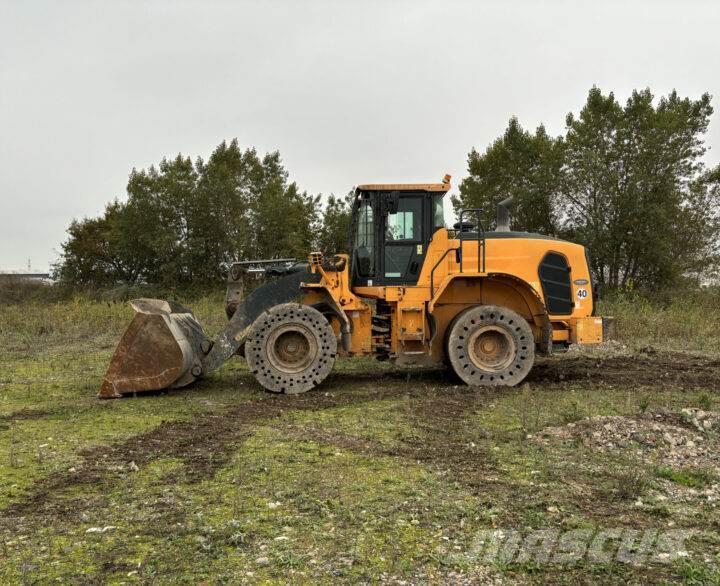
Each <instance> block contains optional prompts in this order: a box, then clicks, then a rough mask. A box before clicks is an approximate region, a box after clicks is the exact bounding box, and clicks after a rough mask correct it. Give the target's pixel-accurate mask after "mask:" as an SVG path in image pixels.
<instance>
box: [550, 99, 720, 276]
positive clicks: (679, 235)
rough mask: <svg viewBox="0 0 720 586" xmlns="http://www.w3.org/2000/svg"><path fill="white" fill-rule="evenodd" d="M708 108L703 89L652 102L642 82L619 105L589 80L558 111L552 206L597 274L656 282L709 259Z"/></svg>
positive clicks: (712, 195)
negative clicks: (581, 97) (574, 103)
mask: <svg viewBox="0 0 720 586" xmlns="http://www.w3.org/2000/svg"><path fill="white" fill-rule="evenodd" d="M711 114H712V107H711V106H710V96H709V95H707V94H705V95H703V96H701V98H700V99H699V100H695V101H694V100H691V99H689V98H684V99H681V98H680V97H678V95H677V93H676V92H672V93H671V94H670V95H668V96H667V97H663V98H661V99H660V100H659V102H658V104H657V106H655V105H654V104H653V95H652V94H651V93H650V90H647V89H646V90H643V91H634V92H633V93H632V95H631V97H630V98H629V99H628V100H627V103H626V105H625V107H624V108H623V107H622V106H620V104H618V102H617V101H616V99H615V97H614V95H613V94H612V93H610V94H608V95H606V96H605V95H603V94H602V92H601V91H600V90H599V89H598V88H593V89H592V90H590V93H589V95H588V99H587V102H586V104H585V106H584V107H583V109H582V110H581V112H580V114H579V116H577V117H576V116H574V115H573V114H568V116H567V134H566V137H565V149H564V151H565V152H564V167H563V176H562V186H561V190H560V191H561V197H560V200H559V214H560V215H561V216H562V218H563V232H564V233H565V235H566V236H567V237H569V238H572V239H575V240H577V241H579V242H581V243H583V244H585V245H586V246H588V247H589V248H590V250H591V252H592V258H593V269H594V273H595V276H596V278H597V279H598V280H599V281H600V282H601V283H605V284H607V285H609V286H611V287H659V286H666V285H670V284H672V283H673V282H675V281H676V280H677V279H678V278H680V277H681V276H683V275H686V274H688V273H691V272H695V273H697V272H698V271H699V270H701V269H702V267H704V266H706V265H708V264H713V263H714V260H715V259H714V243H715V239H716V236H717V210H718V207H717V205H718V199H717V192H716V190H714V188H713V185H714V184H715V175H714V174H713V173H709V174H708V173H706V172H705V167H704V164H703V161H702V156H703V155H704V154H705V146H704V142H703V134H704V133H705V131H706V130H707V127H708V122H709V118H710V115H711Z"/></svg>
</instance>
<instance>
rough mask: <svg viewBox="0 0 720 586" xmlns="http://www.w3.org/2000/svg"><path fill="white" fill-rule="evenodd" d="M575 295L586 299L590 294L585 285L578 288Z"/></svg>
mask: <svg viewBox="0 0 720 586" xmlns="http://www.w3.org/2000/svg"><path fill="white" fill-rule="evenodd" d="M575 295H577V298H578V299H585V298H586V297H587V296H588V290H587V289H585V288H584V287H583V288H581V289H578V290H577V291H576V292H575Z"/></svg>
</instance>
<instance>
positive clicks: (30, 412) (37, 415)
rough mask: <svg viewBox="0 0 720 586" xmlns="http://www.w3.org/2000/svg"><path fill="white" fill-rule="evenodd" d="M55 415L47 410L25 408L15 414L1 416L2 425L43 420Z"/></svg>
mask: <svg viewBox="0 0 720 586" xmlns="http://www.w3.org/2000/svg"><path fill="white" fill-rule="evenodd" d="M53 413H54V412H53V411H49V410H47V409H32V408H25V409H20V410H18V411H14V412H13V413H8V414H7V415H0V423H6V422H9V421H19V420H28V419H42V418H43V417H47V416H48V415H52V414H53Z"/></svg>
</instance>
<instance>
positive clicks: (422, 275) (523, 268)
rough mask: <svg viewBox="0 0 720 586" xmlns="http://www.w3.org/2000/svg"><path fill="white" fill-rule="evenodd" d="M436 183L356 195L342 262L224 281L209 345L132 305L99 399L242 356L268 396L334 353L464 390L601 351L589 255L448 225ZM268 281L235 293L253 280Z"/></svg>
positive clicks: (473, 215)
mask: <svg viewBox="0 0 720 586" xmlns="http://www.w3.org/2000/svg"><path fill="white" fill-rule="evenodd" d="M449 189H450V177H449V176H447V175H446V176H445V178H444V180H443V181H442V182H441V183H429V184H368V185H360V186H359V187H357V188H356V190H355V192H354V202H353V207H352V222H351V236H352V244H351V247H350V250H349V252H348V253H347V254H337V255H335V256H333V257H332V258H324V257H323V255H322V254H320V253H312V254H310V256H309V258H308V260H307V261H305V262H293V260H292V259H270V260H258V261H243V262H237V263H234V264H233V265H232V266H230V267H229V270H228V289H227V303H226V311H227V314H228V317H229V321H228V324H227V327H226V328H225V329H224V331H223V332H222V333H221V334H220V335H219V337H218V338H217V339H215V340H211V339H210V338H208V337H207V336H206V335H205V333H204V332H203V329H202V327H201V326H200V324H199V323H198V322H197V321H196V320H195V318H194V317H193V315H192V313H191V312H190V311H189V310H188V309H185V308H184V307H182V306H180V305H178V304H176V303H172V302H167V301H161V300H156V299H138V300H135V301H133V302H131V304H132V307H133V308H134V309H135V311H136V315H135V318H134V319H133V321H132V323H131V324H130V326H129V327H128V329H127V330H126V331H125V333H124V334H123V336H122V338H121V340H120V342H119V344H118V347H117V350H116V351H115V354H114V356H113V358H112V360H111V362H110V366H109V368H108V370H107V374H106V375H105V378H104V379H103V382H102V385H101V387H100V392H99V396H100V397H120V396H122V395H125V394H132V393H137V392H142V391H151V390H158V389H165V388H177V387H183V386H186V385H188V384H190V383H192V382H193V381H194V380H195V379H197V378H198V377H201V376H204V375H207V374H208V373H210V372H211V371H213V370H215V369H216V368H218V367H219V366H221V365H222V364H223V363H224V362H225V361H227V360H229V359H230V358H231V357H233V356H234V355H236V354H239V355H241V356H244V357H245V359H246V360H247V363H248V366H249V368H250V371H251V372H252V374H253V375H254V377H255V378H256V379H257V381H258V382H259V383H260V385H262V386H263V387H264V388H265V389H267V390H269V391H272V392H276V393H288V394H290V393H302V392H305V391H309V390H310V389H313V388H314V387H316V386H318V385H320V384H321V383H322V382H323V380H324V379H325V378H326V377H327V376H328V374H329V373H330V372H331V371H332V369H333V365H334V363H335V360H336V358H337V357H338V356H375V357H376V358H377V359H378V360H391V361H393V362H395V363H396V364H397V365H399V366H413V365H422V366H441V365H447V366H449V367H450V368H452V370H453V371H454V372H455V373H456V374H457V375H458V377H460V379H462V380H463V381H464V382H465V383H467V384H468V385H479V386H499V385H506V386H507V385H516V384H518V383H520V382H521V381H522V380H523V379H524V378H525V377H526V376H527V374H528V372H529V371H530V369H531V368H532V366H533V362H534V360H535V355H536V354H538V353H539V354H549V353H551V352H553V350H559V349H562V348H566V347H567V346H568V345H569V344H571V343H573V344H599V343H601V342H602V341H603V336H604V330H606V329H607V326H608V325H609V323H610V322H609V320H607V319H603V318H601V317H597V316H595V315H594V311H593V289H592V283H591V277H590V272H589V268H588V255H587V251H586V250H585V248H584V247H582V246H580V245H578V244H573V243H571V242H566V241H563V240H559V239H557V238H552V237H549V236H543V235H540V234H530V233H525V232H513V231H511V230H510V228H509V211H508V206H509V204H510V201H509V200H505V201H503V202H501V204H500V205H499V206H498V220H497V227H496V228H495V230H494V231H491V232H490V231H487V232H486V231H485V229H484V228H483V226H482V224H481V222H480V210H478V209H465V210H462V211H461V212H460V214H459V218H458V219H459V221H458V223H457V224H455V226H454V229H453V230H449V229H447V228H446V227H445V223H444V216H443V197H444V196H445V194H446V193H447V192H448V190H449ZM258 272H261V273H263V274H264V275H266V276H267V277H268V282H266V283H265V284H264V285H262V286H260V287H257V288H255V289H254V290H253V291H252V292H251V293H250V294H249V295H248V296H247V297H244V296H243V284H244V283H245V281H246V280H247V278H248V276H250V275H253V274H257V273H258Z"/></svg>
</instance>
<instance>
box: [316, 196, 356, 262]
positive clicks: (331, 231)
mask: <svg viewBox="0 0 720 586" xmlns="http://www.w3.org/2000/svg"><path fill="white" fill-rule="evenodd" d="M352 200H353V193H352V192H350V193H349V194H348V195H347V196H346V197H345V198H340V197H335V196H334V195H330V197H329V198H328V201H327V205H326V206H325V213H324V214H323V221H322V227H321V228H320V236H319V239H318V248H319V249H320V250H321V251H322V252H323V253H324V254H325V255H328V256H329V255H332V254H336V253H338V252H345V253H349V252H350V243H349V242H348V240H349V238H350V212H351V205H352Z"/></svg>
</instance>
